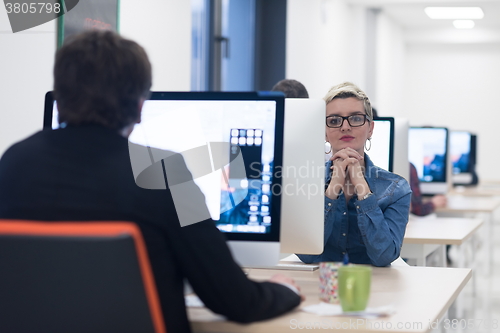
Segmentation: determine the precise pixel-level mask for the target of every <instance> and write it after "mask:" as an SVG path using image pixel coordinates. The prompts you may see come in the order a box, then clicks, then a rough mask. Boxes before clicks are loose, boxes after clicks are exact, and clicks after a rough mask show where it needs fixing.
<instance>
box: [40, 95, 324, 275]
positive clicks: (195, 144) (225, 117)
mask: <svg viewBox="0 0 500 333" xmlns="http://www.w3.org/2000/svg"><path fill="white" fill-rule="evenodd" d="M51 98H52V97H51V95H50V96H48V97H47V99H51ZM56 110H57V109H56V106H55V104H54V102H53V101H51V100H46V109H45V115H44V126H45V128H47V129H50V128H57V127H58V126H59V124H58V122H57V115H56V113H57V112H54V111H56ZM141 118H142V119H141V123H140V124H137V125H136V126H135V128H134V130H133V132H132V134H131V135H130V137H129V148H130V149H131V150H130V151H131V162H132V167H133V169H134V176H136V183H138V182H139V179H142V178H141V175H142V174H143V173H146V171H147V170H149V171H151V172H152V173H154V172H155V171H154V170H158V171H159V174H158V175H156V174H154V176H155V177H159V178H158V179H159V180H160V181H159V182H158V183H162V184H160V185H158V186H159V187H158V188H159V189H161V188H165V182H168V184H169V189H170V191H171V193H172V197H173V200H174V204H175V206H176V210H177V215H178V216H179V220H180V223H181V226H185V225H189V224H193V223H196V222H199V221H202V220H204V219H207V218H212V219H213V220H214V222H215V224H216V226H217V228H218V229H219V230H220V231H221V232H223V233H224V234H225V235H226V236H227V239H228V245H229V247H230V248H231V250H232V252H233V256H234V258H235V260H236V261H237V262H238V263H239V264H240V265H242V266H274V265H276V264H277V262H278V261H279V255H280V243H279V240H280V220H281V216H280V213H281V198H280V192H279V189H280V188H281V177H280V174H278V172H280V171H281V168H282V157H283V156H282V152H283V122H284V96H283V95H281V94H275V93H250V92H249V93H229V92H224V93H222V92H195V93H193V92H153V93H152V95H151V98H150V99H149V100H147V101H145V103H144V106H143V109H142V117H141ZM323 131H324V129H323ZM131 147H140V148H137V149H139V150H138V151H139V152H140V151H143V152H145V154H146V157H148V156H149V158H147V159H146V161H147V162H144V160H141V161H139V162H138V161H135V160H134V156H135V155H134V154H135V152H134V154H133V153H132V148H131ZM134 149H135V148H134ZM141 149H142V150H141ZM166 152H168V153H166ZM179 154H180V155H182V157H183V160H184V162H185V165H186V166H187V168H188V169H189V171H190V173H191V174H190V175H189V176H190V177H188V178H190V179H183V181H178V179H175V181H172V179H171V177H170V175H169V174H170V173H169V164H168V162H167V160H169V158H170V157H171V156H179ZM181 160H182V159H181ZM141 163H142V165H141ZM160 163H161V164H160ZM155 167H156V168H157V169H155ZM136 168H138V169H136ZM164 169H166V170H167V172H166V177H165V176H164V175H165V174H164V171H163V170H164ZM136 170H139V171H138V172H137V173H136ZM157 173H158V172H157ZM191 176H192V177H191ZM138 184H139V183H138ZM194 184H196V185H197V186H194ZM139 185H140V186H141V187H145V185H144V184H142V183H141V184H139ZM147 186H152V187H147V188H153V187H154V186H156V183H155V184H152V183H151V185H147ZM161 186H163V187H161ZM193 188H194V189H195V190H194V191H193V192H192V193H194V194H193V195H191V194H190V192H189V191H190V190H192V189H193ZM200 190H201V192H202V194H203V196H201V195H198V197H199V198H201V200H202V201H204V202H201V203H199V204H198V205H197V203H196V202H193V200H194V199H193V198H194V197H195V196H196V194H197V193H199V192H200ZM204 204H206V205H204ZM197 206H198V207H201V206H203V208H201V209H197ZM205 207H206V208H207V209H205ZM204 214H205V215H204Z"/></svg>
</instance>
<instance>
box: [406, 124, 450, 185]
mask: <svg viewBox="0 0 500 333" xmlns="http://www.w3.org/2000/svg"><path fill="white" fill-rule="evenodd" d="M408 152H409V160H410V162H411V163H413V165H415V168H416V169H417V173H418V178H419V180H420V186H421V191H422V194H425V195H433V194H445V193H446V192H447V191H448V188H449V186H448V184H449V178H450V177H449V167H448V165H449V163H448V129H447V128H444V127H411V128H410V131H409V134H408Z"/></svg>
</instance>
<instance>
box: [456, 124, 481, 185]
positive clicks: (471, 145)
mask: <svg viewBox="0 0 500 333" xmlns="http://www.w3.org/2000/svg"><path fill="white" fill-rule="evenodd" d="M476 138H477V137H476V135H474V134H472V133H470V132H466V131H451V133H450V159H451V163H452V164H451V167H452V182H453V185H473V184H477V182H478V178H477V174H476Z"/></svg>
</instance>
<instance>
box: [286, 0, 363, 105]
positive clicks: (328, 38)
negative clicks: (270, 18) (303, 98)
mask: <svg viewBox="0 0 500 333" xmlns="http://www.w3.org/2000/svg"><path fill="white" fill-rule="evenodd" d="M286 42H287V47H286V48H287V49H286V76H287V78H289V79H295V80H298V81H300V82H302V83H303V84H304V85H305V86H306V88H307V90H308V92H309V95H310V97H314V98H322V97H323V96H324V95H325V94H326V93H327V91H328V89H329V88H330V87H332V86H333V85H336V84H338V83H341V82H343V81H352V82H354V83H356V84H358V85H359V86H360V87H363V86H364V82H365V78H364V66H365V59H364V55H365V49H364V44H365V43H364V11H363V10H361V9H360V8H359V7H355V6H350V5H347V4H346V3H345V1H343V0H307V1H304V0H289V1H288V3H287V38H286Z"/></svg>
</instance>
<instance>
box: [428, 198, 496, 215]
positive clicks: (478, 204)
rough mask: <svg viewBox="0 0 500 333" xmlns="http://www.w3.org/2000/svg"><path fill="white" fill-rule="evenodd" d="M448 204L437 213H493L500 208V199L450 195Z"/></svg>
mask: <svg viewBox="0 0 500 333" xmlns="http://www.w3.org/2000/svg"><path fill="white" fill-rule="evenodd" d="M447 198H448V204H447V206H446V207H444V208H438V209H436V213H438V214H439V213H493V212H494V211H495V209H497V208H498V207H500V198H495V197H481V196H477V197H471V196H464V195H448V196H447Z"/></svg>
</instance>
